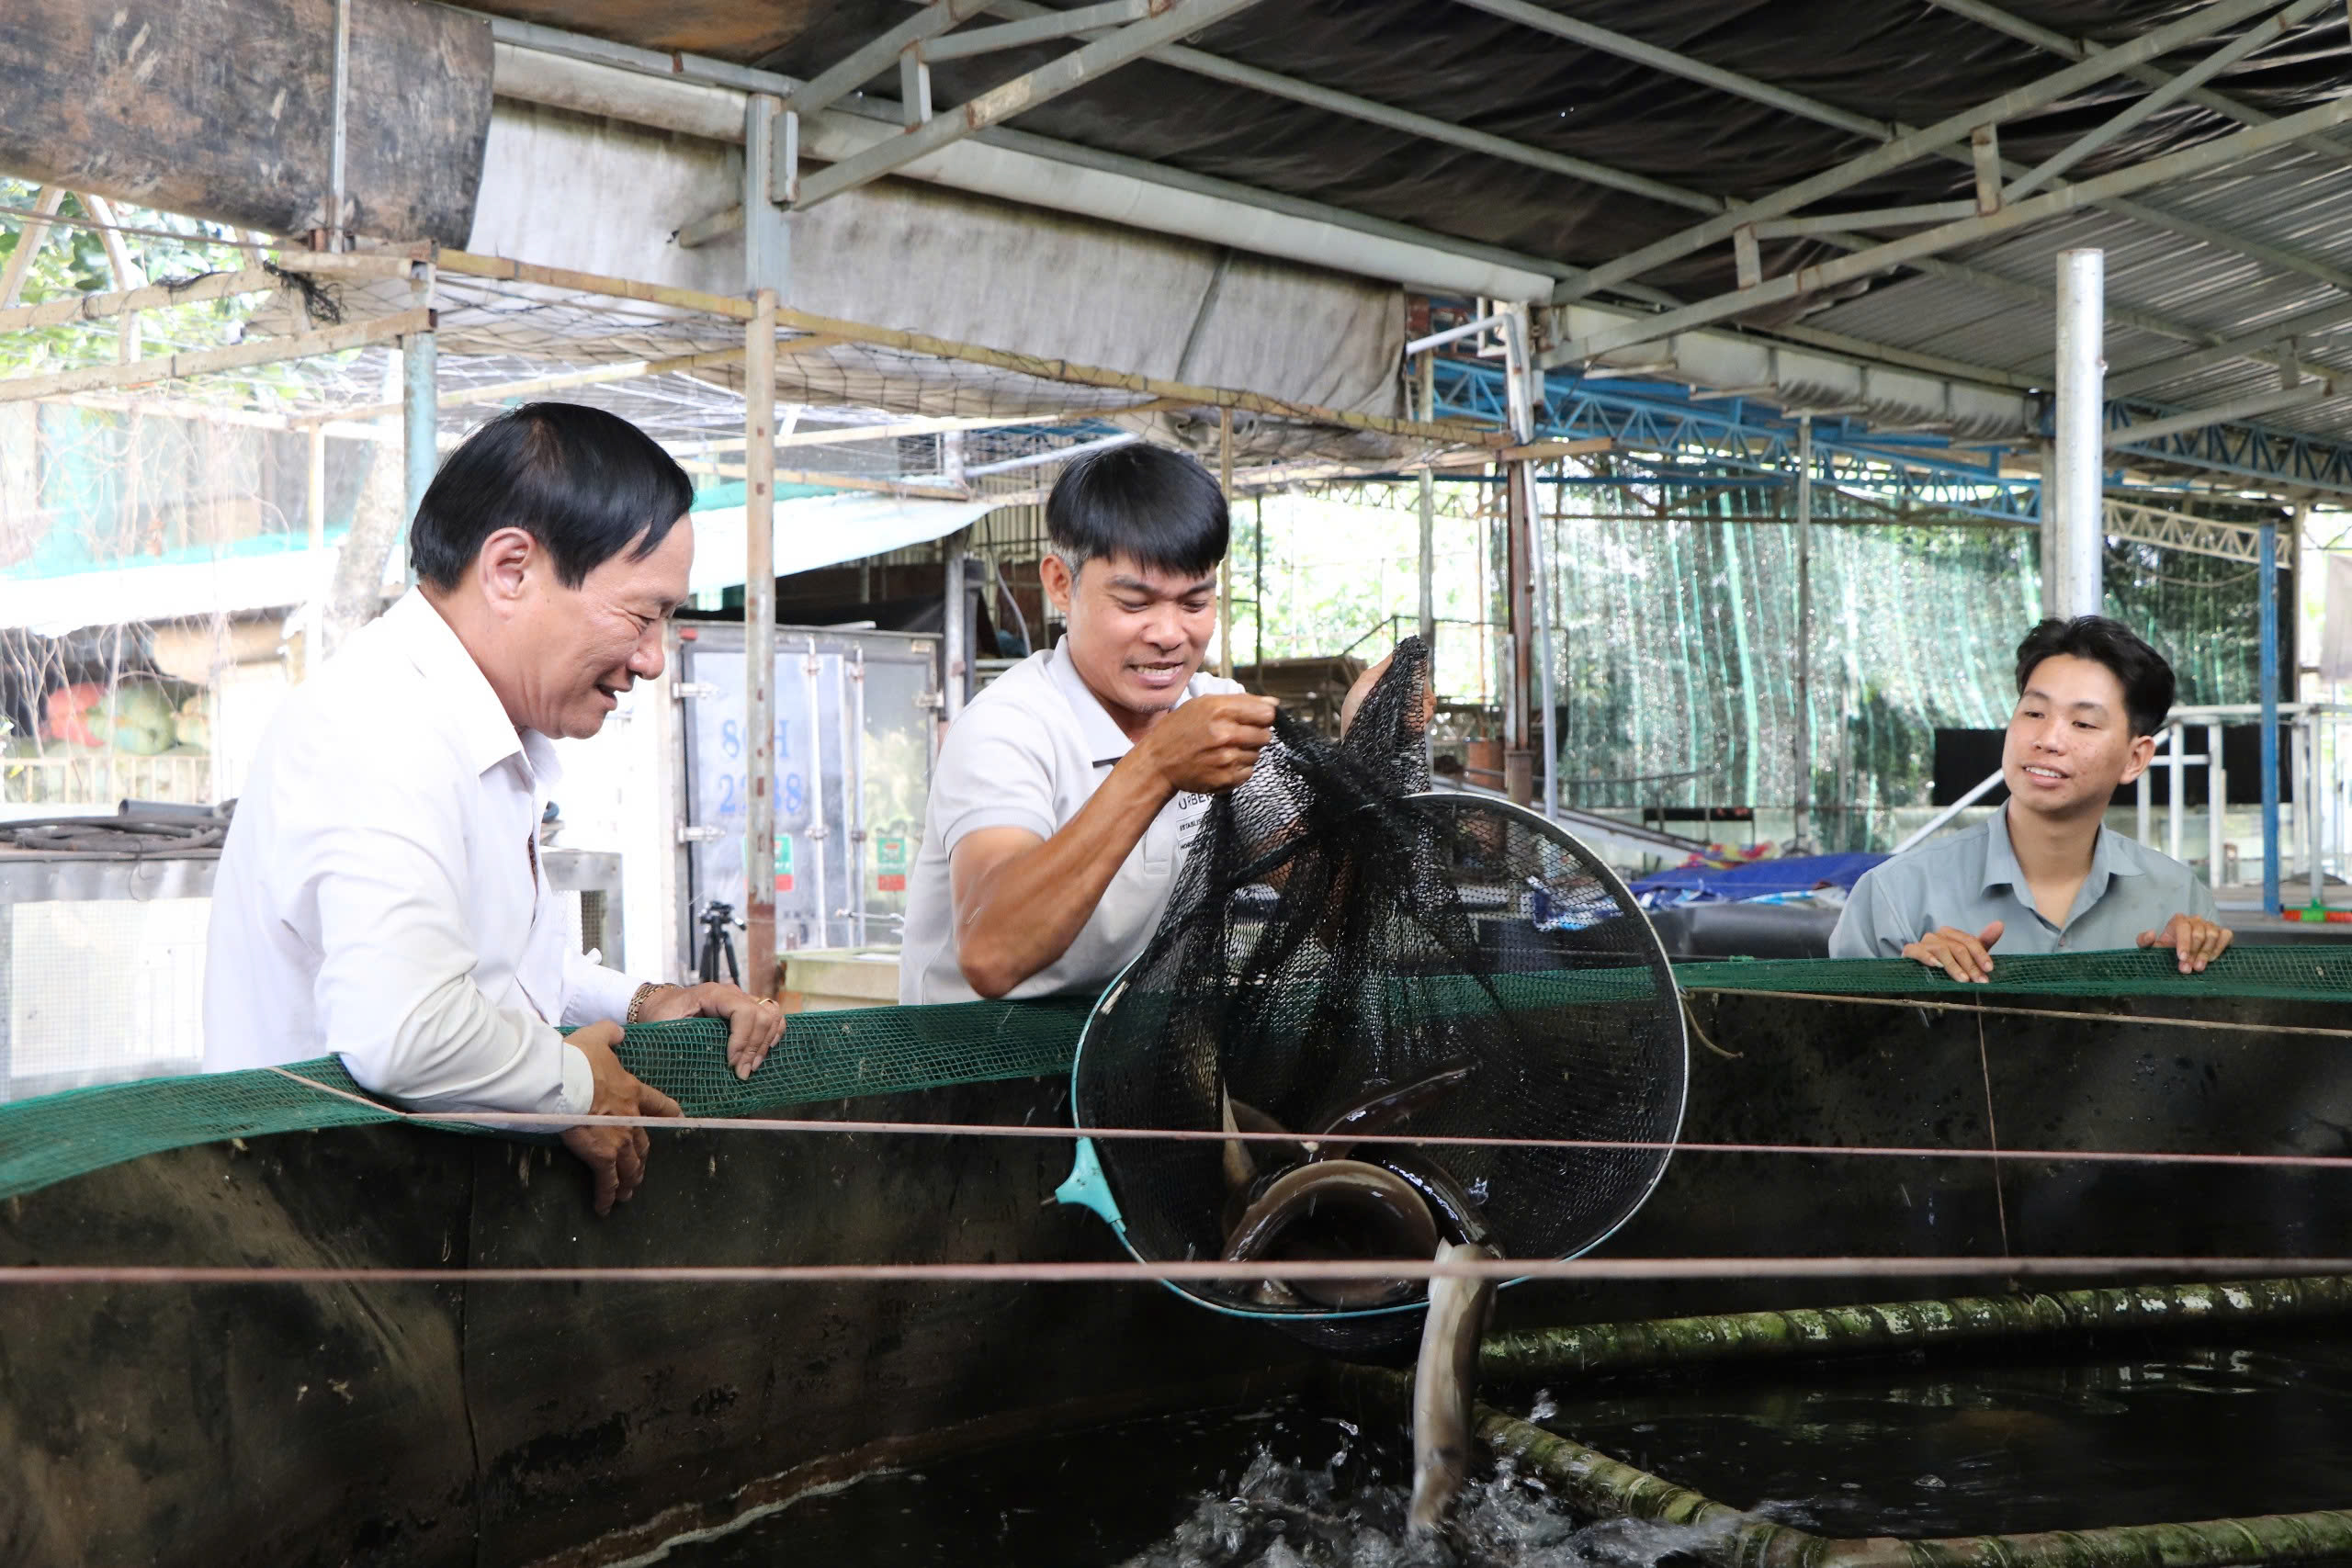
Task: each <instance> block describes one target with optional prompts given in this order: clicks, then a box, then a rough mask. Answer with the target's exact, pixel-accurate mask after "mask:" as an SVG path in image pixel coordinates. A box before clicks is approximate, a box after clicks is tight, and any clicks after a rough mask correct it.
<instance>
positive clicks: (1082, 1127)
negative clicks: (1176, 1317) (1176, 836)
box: [1069, 789, 1691, 1324]
mask: <svg viewBox="0 0 2352 1568" xmlns="http://www.w3.org/2000/svg"><path fill="white" fill-rule="evenodd" d="M1397 798H1398V799H1399V800H1408V801H1435V802H1441V803H1443V804H1444V805H1447V806H1449V807H1455V806H1461V805H1464V804H1467V805H1472V806H1476V807H1483V808H1485V809H1487V810H1489V811H1494V812H1498V813H1499V814H1501V815H1503V816H1504V817H1506V818H1511V817H1516V818H1519V819H1520V821H1521V825H1523V826H1525V827H1526V828H1528V829H1530V830H1531V831H1532V832H1534V833H1536V834H1538V835H1539V836H1542V837H1545V838H1550V839H1555V840H1563V841H1565V842H1566V844H1567V845H1568V846H1569V847H1570V848H1572V849H1574V850H1575V851H1576V852H1577V854H1578V856H1580V857H1581V858H1582V859H1583V861H1584V862H1585V863H1586V864H1587V866H1589V869H1590V870H1592V871H1593V872H1595V873H1597V874H1598V879H1599V880H1600V882H1601V883H1602V884H1603V885H1604V886H1607V887H1608V889H1609V890H1610V891H1611V893H1613V894H1615V895H1616V897H1617V899H1618V902H1619V905H1620V906H1621V907H1622V908H1624V909H1626V910H1627V911H1628V912H1630V913H1631V914H1632V915H1633V916H1634V919H1636V920H1638V921H1639V922H1640V923H1641V929H1642V934H1643V935H1645V936H1646V937H1648V938H1649V951H1650V953H1652V954H1654V955H1655V956H1656V959H1657V970H1658V973H1659V974H1660V975H1661V976H1664V977H1665V980H1666V985H1667V992H1668V995H1669V996H1671V997H1672V998H1674V1001H1673V1011H1674V1037H1675V1040H1676V1042H1677V1043H1679V1046H1680V1048H1681V1062H1682V1071H1681V1073H1680V1074H1679V1077H1678V1081H1677V1083H1676V1085H1675V1096H1674V1119H1673V1123H1672V1125H1671V1126H1669V1127H1668V1129H1667V1131H1666V1134H1665V1135H1664V1136H1663V1137H1661V1138H1659V1139H1658V1140H1657V1141H1658V1142H1660V1143H1662V1144H1673V1143H1675V1142H1677V1141H1679V1139H1680V1138H1681V1136H1682V1118H1683V1116H1684V1114H1685V1113H1686V1112H1687V1111H1688V1109H1689V1106H1690V1101H1691V1028H1690V1021H1689V1020H1688V1019H1687V1018H1685V1017H1684V1015H1683V1010H1682V987H1681V986H1680V985H1679V983H1678V982H1677V981H1676V980H1675V978H1674V963H1673V960H1672V959H1670V958H1668V956H1667V953H1666V943H1665V942H1663V941H1662V940H1660V938H1659V936H1658V934H1657V926H1655V925H1653V924H1652V923H1651V922H1650V918H1649V911H1647V910H1646V909H1644V908H1642V907H1641V905H1640V904H1638V903H1636V902H1635V901H1634V895H1633V890H1632V889H1631V888H1629V887H1627V886H1625V881H1624V878H1623V877H1621V876H1619V875H1618V874H1617V873H1616V871H1615V869H1614V868H1613V867H1611V865H1610V864H1609V863H1607V862H1605V861H1603V860H1602V859H1601V858H1600V856H1599V855H1597V854H1595V853H1594V852H1592V850H1591V848H1590V847H1589V845H1587V844H1586V843H1585V841H1584V840H1581V839H1579V838H1577V836H1576V835H1575V834H1573V833H1571V832H1569V831H1568V830H1567V829H1566V828H1563V827H1561V826H1560V825H1559V824H1558V823H1557V822H1555V821H1553V820H1552V819H1551V818H1548V817H1546V816H1544V814H1543V813H1542V812H1539V811H1533V810H1530V809H1529V808H1528V807H1524V806H1521V805H1520V804H1519V803H1518V802H1516V801H1510V800H1497V799H1494V798H1492V797H1490V796H1487V795H1471V794H1469V793H1467V792H1466V791H1462V790H1446V789H1426V790H1415V791H1413V792H1412V793H1411V794H1409V795H1399V796H1397ZM1144 956H1145V955H1144V954H1143V953H1137V954H1136V956H1135V957H1133V958H1131V959H1129V960H1128V961H1127V962H1126V964H1125V965H1124V966H1123V967H1122V968H1121V969H1120V970H1119V973H1118V974H1117V975H1116V976H1113V978H1112V980H1111V983H1110V984H1109V985H1107V986H1105V987H1103V994H1102V995H1101V996H1099V997H1097V998H1095V1000H1094V1005H1093V1006H1092V1007H1091V1008H1089V1009H1088V1010H1087V1012H1086V1022H1085V1023H1084V1024H1083V1025H1082V1026H1081V1027H1080V1030H1079V1032H1078V1044H1077V1047H1076V1049H1075V1050H1074V1051H1073V1052H1072V1053H1071V1055H1070V1063H1069V1115H1070V1125H1071V1126H1072V1127H1074V1128H1076V1129H1077V1130H1078V1131H1080V1132H1081V1133H1083V1132H1085V1131H1086V1130H1087V1127H1086V1123H1085V1122H1084V1121H1083V1120H1082V1117H1083V1114H1084V1113H1083V1112H1082V1111H1080V1105H1081V1103H1082V1101H1081V1100H1080V1095H1079V1086H1078V1075H1079V1071H1080V1067H1082V1066H1084V1065H1085V1062H1086V1045H1087V1042H1088V1041H1089V1040H1091V1039H1092V1038H1093V1034H1094V1023H1095V1021H1096V1020H1097V1019H1099V1018H1101V1017H1103V1015H1104V1014H1105V1013H1107V1012H1109V1011H1110V1010H1111V1007H1112V1004H1114V1002H1116V1001H1117V1000H1118V998H1119V996H1120V993H1122V992H1123V991H1125V989H1126V986H1127V976H1129V975H1130V974H1132V973H1133V972H1134V970H1135V966H1136V964H1140V963H1142V962H1143V960H1144ZM1088 1145H1089V1148H1090V1150H1091V1140H1088ZM1673 1158H1674V1155H1673V1151H1672V1150H1671V1149H1668V1150H1667V1151H1665V1152H1664V1153H1662V1154H1661V1155H1660V1156H1658V1161H1657V1166H1656V1167H1655V1168H1653V1169H1652V1170H1651V1172H1650V1179H1649V1180H1648V1181H1647V1182H1646V1183H1645V1184H1644V1185H1643V1187H1642V1190H1641V1191H1640V1192H1639V1193H1637V1194H1635V1195H1634V1197H1633V1198H1632V1199H1631V1200H1630V1201H1627V1203H1626V1204H1625V1206H1624V1210H1623V1213H1620V1214H1619V1215H1618V1216H1617V1217H1616V1218H1615V1219H1614V1220H1612V1221H1611V1222H1610V1224H1609V1226H1608V1228H1607V1229H1605V1230H1603V1231H1602V1232H1601V1233H1600V1235H1596V1236H1594V1237H1593V1238H1592V1239H1591V1240H1590V1241H1589V1242H1587V1243H1585V1244H1584V1245H1583V1246H1582V1247H1577V1249H1576V1250H1574V1251H1573V1252H1567V1253H1564V1254H1562V1255H1561V1258H1560V1259H1559V1260H1561V1261H1565V1260H1566V1259H1568V1258H1582V1257H1583V1256H1585V1255H1586V1254H1587V1253H1589V1252H1590V1251H1592V1250H1593V1248H1595V1247H1600V1245H1602V1244H1603V1243H1605V1242H1606V1241H1608V1240H1609V1238H1610V1237H1611V1236H1613V1235H1616V1234H1617V1233H1618V1232H1619V1231H1621V1230H1623V1228H1624V1227H1625V1224H1626V1222H1627V1221H1629V1220H1631V1219H1632V1218H1633V1217H1634V1215H1635V1214H1637V1213H1641V1211H1642V1206H1643V1205H1644V1204H1645V1203H1647V1202H1648V1201H1650V1196H1651V1194H1653V1193H1655V1192H1656V1191H1657V1184H1658V1183H1659V1182H1660V1181H1663V1180H1664V1179H1666V1168H1667V1167H1668V1165H1669V1164H1671V1163H1672V1161H1673ZM1103 1192H1104V1195H1105V1196H1106V1197H1107V1199H1108V1200H1109V1203H1110V1208H1109V1211H1108V1212H1107V1213H1105V1212H1104V1211H1103V1210H1101V1209H1096V1210H1095V1213H1098V1214H1101V1215H1102V1217H1103V1221H1104V1222H1105V1223H1106V1224H1109V1225H1110V1227H1111V1232H1112V1234H1113V1235H1115V1236H1117V1237H1118V1238H1119V1245H1120V1246H1121V1247H1124V1248H1125V1249H1126V1253H1127V1256H1128V1257H1130V1258H1134V1259H1135V1260H1136V1262H1137V1263H1142V1264H1147V1265H1148V1264H1149V1263H1151V1262H1152V1259H1150V1258H1146V1257H1145V1256H1144V1255H1143V1254H1142V1253H1140V1252H1138V1251H1136V1245H1135V1243H1134V1242H1132V1241H1130V1240H1129V1239H1128V1238H1127V1226H1126V1222H1125V1219H1124V1218H1121V1217H1118V1215H1119V1208H1118V1195H1117V1194H1116V1193H1115V1192H1112V1191H1111V1190H1110V1186H1109V1175H1108V1173H1107V1172H1104V1173H1103ZM1525 1282H1526V1279H1525V1277H1524V1276H1522V1277H1521V1278H1519V1279H1512V1280H1503V1281H1502V1282H1501V1283H1500V1284H1499V1285H1498V1286H1497V1287H1496V1289H1498V1290H1507V1289H1509V1288H1510V1286H1512V1285H1519V1284H1524V1283H1525ZM1160 1283H1162V1284H1163V1285H1165V1286H1167V1287H1168V1289H1169V1290H1170V1291H1172V1292H1175V1293H1176V1294H1177V1295H1180V1296H1182V1297H1183V1298H1184V1299H1185V1300H1186V1301H1188V1302H1191V1303H1193V1304H1195V1305H1197V1306H1204V1307H1206V1308H1208V1309H1209V1310H1210V1311H1211V1312H1215V1313H1222V1314H1225V1315H1226V1316H1227V1317H1242V1318H1250V1319H1253V1320H1255V1321H1257V1322H1261V1323H1276V1324H1287V1323H1331V1322H1337V1321H1342V1320H1357V1319H1363V1318H1380V1317H1394V1316H1396V1315H1397V1314H1400V1313H1416V1312H1425V1311H1427V1310H1428V1308H1429V1301H1428V1299H1427V1298H1426V1297H1424V1298H1423V1299H1421V1300H1419V1301H1411V1302H1399V1303H1397V1304H1396V1305H1394V1306H1383V1307H1360V1308H1355V1309H1352V1310H1351V1309H1347V1308H1336V1307H1308V1308H1303V1309H1302V1308H1291V1309H1287V1310H1277V1309H1270V1308H1256V1307H1245V1306H1237V1305H1235V1304H1234V1303H1231V1302H1228V1301H1217V1300H1214V1299H1212V1298H1210V1297H1208V1296H1205V1295H1203V1294H1201V1293H1199V1292H1195V1291H1192V1290H1188V1289H1187V1288H1186V1282H1185V1281H1183V1280H1161V1281H1160Z"/></svg>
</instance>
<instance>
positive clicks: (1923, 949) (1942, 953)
mask: <svg viewBox="0 0 2352 1568" xmlns="http://www.w3.org/2000/svg"><path fill="white" fill-rule="evenodd" d="M2000 940H2001V922H2000V921H1998V920H1995V921H1994V922H1993V923H1992V924H1991V925H1988V926H1986V927H1985V929H1984V930H1983V931H1978V932H1977V933H1976V934H1975V935H1973V936H1971V935H1970V934H1969V933H1968V932H1966V931H1962V930H1961V929H1960V928H1959V927H1958V926H1939V927H1938V928H1937V929H1936V930H1934V931H1929V932H1928V934H1927V935H1925V936H1923V937H1921V938H1920V939H1919V940H1918V941H1917V942H1912V943H1911V944H1910V945H1909V946H1907V947H1905V949H1904V950H1903V956H1904V957H1905V958H1910V959H1916V960H1917V961H1918V962H1919V963H1921V964H1926V965H1927V966H1928V968H1930V969H1941V970H1942V971H1943V972H1944V973H1945V974H1947V975H1949V976H1951V977H1952V978H1953V979H1955V980H1959V981H1962V982H1963V983H1967V982H1973V983H1975V984H1977V985H1980V986H1981V985H1983V984H1984V983H1985V982H1986V981H1987V980H1990V979H1991V978H1992V977H1993V944H1994V943H1995V942H1998V941H2000Z"/></svg>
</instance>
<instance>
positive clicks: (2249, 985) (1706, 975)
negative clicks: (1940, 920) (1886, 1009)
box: [1674, 943, 2352, 1002]
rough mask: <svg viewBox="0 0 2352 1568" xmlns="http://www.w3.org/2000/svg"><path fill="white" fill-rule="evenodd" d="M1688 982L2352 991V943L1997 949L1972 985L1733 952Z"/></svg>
mask: <svg viewBox="0 0 2352 1568" xmlns="http://www.w3.org/2000/svg"><path fill="white" fill-rule="evenodd" d="M1674 974H1675V978H1676V979H1678V980H1679V981H1680V982H1681V983H1682V988H1683V989H1684V990H1686V991H1815V992H1819V993H1822V994H1824V995H1828V996H1845V997H1886V996H1915V995H1919V996H1925V995H1929V994H1934V993H1941V994H1944V995H1948V996H1953V997H1957V998H1960V999H1962V1000H1966V999H1968V998H1973V997H1977V996H1982V995H1984V994H1985V993H1986V992H1993V993H1996V994H1998V993H2007V994H2009V995H2012V996H2041V997H2085V998H2091V997H2260V998H2272V999H2275V1000H2283V1001H2307V1002H2340V1001H2352V943H2347V944H2346V945H2345V946H2344V947H2342V948H2340V949H2339V948H2337V947H2335V946H2334V945H2333V944H2331V945H2329V946H2325V947H2322V946H2319V945H2317V944H2309V945H2306V944H2298V943H2290V944H2286V945H2282V946H2276V947H2273V946H2261V947H2238V948H2233V949H2231V950H2230V951H2229V952H2228V953H2223V954H2222V956H2221V958H2220V959H2218V960H2216V961H2215V963H2214V964H2212V966H2211V968H2209V969H2207V970H2206V971H2205V973H2203V974H2202V975H2184V974H2182V973H2181V972H2180V967H2179V961H2178V960H2177V958H2176V957H2175V956H2174V954H2173V953H2170V952H2168V951H2165V950H2162V949H2157V948H2128V947H2127V948H2121V949H2119V950H2116V951H2113V952H2108V953H2044V954H2040V955H2023V954H2020V955H2017V956H2013V957H1996V959H1995V960H1994V961H1993V978H1992V980H1991V981H1990V982H1989V983H1987V984H1985V985H1982V986H1963V985H1961V984H1959V983H1958V982H1956V981H1953V980H1951V979H1950V978H1948V977H1947V976H1945V975H1944V974H1943V972H1942V971H1940V970H1936V969H1929V968H1928V967H1927V966H1926V965H1925V964H1913V963H1910V962H1908V961H1907V960H1905V959H1899V958H1893V959H1890V958H1787V959H1771V960H1764V959H1732V960H1729V961H1726V962H1724V963H1720V964H1678V965H1677V966H1676V967H1675V971H1674Z"/></svg>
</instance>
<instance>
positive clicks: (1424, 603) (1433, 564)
mask: <svg viewBox="0 0 2352 1568" xmlns="http://www.w3.org/2000/svg"><path fill="white" fill-rule="evenodd" d="M1419 382H1420V386H1419V400H1418V401H1419V410H1418V412H1419V416H1420V420H1421V423H1424V424H1427V423H1431V422H1432V421H1433V420H1434V419H1435V418H1436V414H1435V410H1436V407H1437V361H1436V360H1435V359H1434V358H1433V357H1431V356H1430V355H1427V354H1424V355H1421V356H1420V371H1419ZM1419 588H1420V597H1419V608H1420V614H1421V641H1422V642H1424V643H1426V644H1428V645H1429V648H1430V653H1431V655H1432V656H1434V655H1435V653H1436V650H1437V479H1436V477H1435V476H1434V475H1432V474H1431V473H1430V470H1429V469H1428V468H1422V469H1421V556H1420V581H1419Z"/></svg>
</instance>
